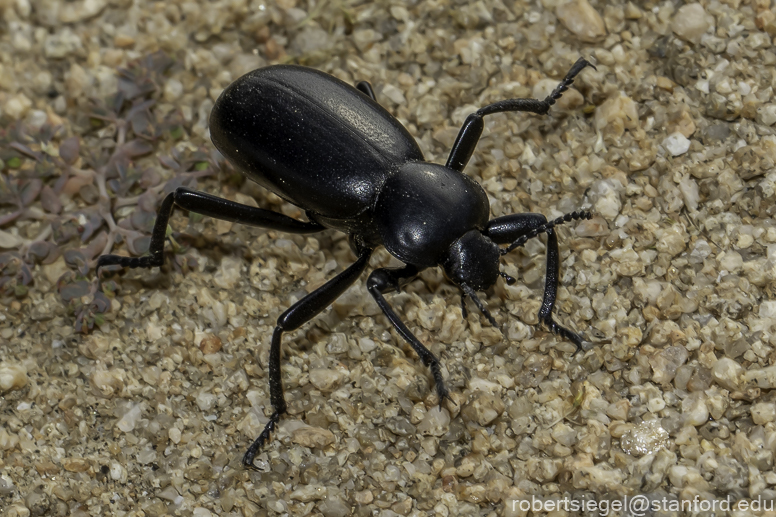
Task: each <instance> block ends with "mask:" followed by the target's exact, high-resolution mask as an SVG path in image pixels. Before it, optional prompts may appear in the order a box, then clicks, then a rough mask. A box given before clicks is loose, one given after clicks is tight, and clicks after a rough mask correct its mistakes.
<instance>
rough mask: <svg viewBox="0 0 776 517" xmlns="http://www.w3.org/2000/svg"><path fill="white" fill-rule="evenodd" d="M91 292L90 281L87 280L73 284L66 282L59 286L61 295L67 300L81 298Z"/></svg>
mask: <svg viewBox="0 0 776 517" xmlns="http://www.w3.org/2000/svg"><path fill="white" fill-rule="evenodd" d="M87 294H89V283H88V282H87V281H86V280H80V281H78V282H75V283H73V284H66V285H64V286H62V287H60V288H59V296H61V297H62V299H63V300H64V301H65V302H69V301H71V300H74V299H77V298H81V297H82V296H86V295H87Z"/></svg>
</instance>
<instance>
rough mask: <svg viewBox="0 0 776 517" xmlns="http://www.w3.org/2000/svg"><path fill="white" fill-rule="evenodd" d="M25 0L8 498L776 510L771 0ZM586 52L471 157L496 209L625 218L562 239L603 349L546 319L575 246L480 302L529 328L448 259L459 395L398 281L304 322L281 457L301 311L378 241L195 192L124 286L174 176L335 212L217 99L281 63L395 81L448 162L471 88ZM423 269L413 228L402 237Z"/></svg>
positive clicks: (8, 172)
mask: <svg viewBox="0 0 776 517" xmlns="http://www.w3.org/2000/svg"><path fill="white" fill-rule="evenodd" d="M2 19H3V24H2V30H1V31H0V111H1V112H2V118H1V119H0V121H2V127H3V128H4V130H3V136H2V139H1V140H2V141H0V150H1V151H2V153H3V154H2V156H0V159H2V160H3V162H2V165H3V169H2V175H3V180H4V181H3V185H0V195H1V196H0V218H2V219H0V220H1V221H2V225H1V226H0V247H2V248H3V251H5V252H6V253H4V254H3V255H0V258H2V260H0V273H1V274H2V276H0V281H1V282H2V283H0V286H2V289H3V290H2V296H3V298H2V303H1V304H0V306H1V307H2V311H1V312H0V395H1V397H0V509H2V510H3V512H4V515H8V516H28V515H33V516H35V515H75V516H85V515H119V516H123V515H138V516H139V515H147V516H154V515H164V514H171V515H193V516H198V517H205V516H209V515H211V514H218V515H274V514H288V515H321V514H322V515H325V516H326V517H332V516H345V515H351V514H353V515H360V516H366V515H379V516H382V517H388V516H394V515H418V516H419V515H429V514H431V515H441V516H447V515H510V516H511V515H525V514H526V513H527V512H526V511H524V510H525V509H526V508H527V507H526V506H525V505H523V506H522V507H521V504H520V501H531V502H532V503H535V504H536V503H537V502H542V501H544V502H545V504H548V502H554V503H556V504H559V505H561V506H560V509H559V510H558V512H559V513H554V515H565V514H573V513H574V511H573V507H572V506H571V505H572V504H574V503H575V504H580V503H582V502H586V504H594V505H595V504H609V505H610V507H611V508H615V509H616V505H617V504H618V503H617V502H618V501H619V502H620V504H624V505H626V508H625V509H621V510H618V512H619V513H618V514H620V515H622V514H627V515H644V514H645V512H644V511H642V510H647V511H648V512H650V513H651V514H652V515H675V514H679V513H681V511H679V510H677V508H678V507H677V506H676V505H678V504H680V503H681V502H682V501H684V502H685V503H687V502H691V501H693V500H695V501H698V502H702V501H705V502H707V503H708V505H707V506H705V507H704V506H700V507H695V509H696V510H706V509H709V508H710V505H711V503H712V502H714V503H715V504H722V503H724V502H727V504H728V506H727V507H721V508H722V511H719V510H717V511H716V515H723V514H731V513H733V512H734V509H735V508H737V510H736V511H737V512H739V513H736V515H749V514H750V513H751V510H749V509H748V508H749V507H750V505H752V504H755V503H760V504H762V505H765V506H764V507H765V508H767V504H769V502H770V504H773V503H772V500H773V498H774V497H776V491H774V488H773V485H774V484H776V473H774V472H773V463H774V461H773V453H774V450H776V427H774V425H775V424H774V421H775V420H776V401H774V395H773V394H772V389H773V388H776V367H774V366H772V364H773V363H774V359H776V354H775V353H774V345H775V344H776V301H775V300H774V293H776V288H775V286H776V284H775V283H774V280H776V224H774V220H773V215H774V211H776V205H775V204H774V200H775V199H776V169H774V161H775V160H776V137H775V136H774V130H773V128H772V125H773V124H774V123H776V105H775V104H772V96H773V85H774V81H776V75H775V74H774V72H773V70H774V64H776V54H774V52H773V47H772V43H771V38H772V35H774V34H776V21H775V19H776V16H775V15H774V12H773V11H771V9H770V2H769V1H768V0H754V1H752V2H746V3H742V2H740V1H739V0H728V1H723V2H719V1H716V0H713V1H708V2H702V3H700V4H681V3H679V2H643V3H630V2H629V3H627V4H624V3H620V2H618V1H613V2H594V3H592V4H589V3H588V2H587V0H574V1H572V2H571V3H568V4H563V3H562V2H559V1H556V0H546V1H544V2H537V3H524V2H520V1H518V2H506V3H505V2H501V1H499V0H496V1H492V0H481V1H478V2H457V1H451V2H448V1H445V0H437V1H426V2H417V3H413V4H412V5H404V4H402V3H399V2H397V3H387V2H375V3H368V2H367V3H358V2H348V1H337V0H331V1H326V0H323V1H321V2H317V3H314V2H310V3H307V2H303V1H299V2H297V1H296V0H284V1H279V2H270V3H262V2H260V1H255V2H246V1H244V0H223V1H215V2H208V3H202V4H197V3H194V2H178V1H168V2H147V1H144V0H138V1H135V2H132V1H125V0H113V1H106V0H76V1H73V2H60V1H57V0H41V1H34V2H30V0H15V1H5V2H2ZM155 52H161V53H157V54H153V53H155ZM149 55H152V57H151V58H148V57H147V56H149ZM580 56H585V57H587V58H589V59H590V60H591V61H592V62H593V63H595V65H596V67H597V70H593V69H586V70H585V71H583V72H582V73H581V74H580V75H579V77H578V78H577V80H576V81H575V85H574V89H572V90H570V91H568V92H567V93H566V94H565V95H564V96H563V98H562V99H561V101H560V102H559V103H558V105H557V106H555V107H554V108H553V109H552V111H551V113H550V115H549V116H546V117H537V116H534V115H527V114H519V113H516V114H498V115H492V116H488V117H487V118H486V119H485V120H486V124H485V125H486V128H485V131H484V134H483V137H482V139H481V141H480V142H479V145H478V147H477V150H476V152H475V154H474V156H473V158H472V160H471V161H470V163H469V164H468V166H467V167H466V169H465V172H466V174H468V175H469V176H470V177H472V178H474V179H476V180H477V181H478V182H480V184H481V185H482V186H483V187H484V188H485V190H486V192H487V194H488V196H489V198H490V203H491V216H492V217H497V216H501V215H506V214H511V213H521V212H539V213H542V214H544V215H546V216H547V217H548V218H554V217H558V216H560V215H562V214H563V213H568V212H571V211H574V210H579V209H590V210H592V211H593V212H594V213H595V217H594V218H593V219H591V220H589V221H584V222H581V223H580V222H574V223H571V224H568V225H566V226H564V227H562V228H560V230H559V231H558V234H559V237H560V247H561V261H562V263H561V273H560V279H561V287H560V290H559V296H558V303H557V306H556V316H557V319H558V320H559V321H560V322H561V323H562V324H564V325H566V326H568V327H569V328H572V329H574V330H576V331H579V332H581V333H583V334H584V335H585V336H586V337H587V338H588V339H589V341H590V344H589V345H588V346H586V350H585V351H584V353H579V354H576V355H574V354H572V352H573V351H574V346H573V345H572V344H571V343H569V342H565V341H563V340H562V339H560V338H558V337H556V336H554V335H552V334H550V333H548V332H546V330H545V329H542V328H539V327H537V326H536V324H537V316H536V315H537V312H538V309H539V306H540V302H541V296H542V287H543V282H544V264H545V258H544V257H545V244H544V243H545V238H544V237H541V238H538V239H534V240H532V241H529V243H527V244H526V246H525V247H524V248H523V249H521V250H516V251H514V252H513V253H511V254H510V255H508V256H506V257H505V258H503V259H502V270H503V271H505V272H507V273H508V274H510V275H512V276H514V277H516V278H517V279H518V282H517V283H516V284H515V285H513V286H507V285H506V284H505V283H504V282H502V281H499V282H498V283H497V285H496V286H495V287H494V288H492V289H491V290H489V291H487V292H486V293H480V294H481V297H482V298H483V299H484V300H485V301H486V303H487V305H488V307H489V308H490V310H491V311H492V313H493V315H494V317H495V318H496V321H497V323H498V325H499V328H498V329H496V328H493V327H492V326H491V325H490V324H489V323H488V322H487V320H486V319H485V318H484V317H482V315H481V314H479V313H478V311H477V310H476V308H475V307H474V306H473V304H471V303H470V305H469V311H468V312H469V314H468V316H467V317H466V318H464V317H463V316H462V312H461V308H460V298H459V290H458V289H457V288H456V287H455V286H454V285H453V284H451V283H450V282H449V281H447V280H446V279H445V278H444V276H443V275H442V273H441V272H440V271H439V270H438V269H431V270H426V271H424V272H423V273H422V274H421V275H420V279H419V280H417V281H415V282H413V283H412V284H410V285H409V286H407V288H406V289H404V291H403V292H402V293H400V294H392V295H389V297H388V298H389V301H390V303H392V304H393V305H394V307H396V309H397V312H398V313H399V314H400V315H401V317H402V318H403V320H404V321H405V322H406V323H407V324H408V325H409V327H410V328H411V329H412V330H413V332H414V333H415V334H416V335H417V337H418V338H419V339H420V340H421V341H422V342H424V343H425V344H426V345H427V346H428V347H429V348H430V349H431V350H432V351H433V352H434V353H435V354H437V355H438V356H439V357H440V358H441V360H442V363H443V365H444V367H443V375H444V377H445V379H446V380H447V384H448V386H449V387H450V389H451V393H452V399H453V400H452V401H446V402H445V403H443V404H442V406H441V407H440V406H439V401H438V400H437V396H436V393H435V391H434V390H433V385H432V379H431V376H430V374H429V372H428V371H427V369H426V368H425V367H424V366H423V365H422V363H421V362H420V361H419V359H418V358H417V356H416V355H415V354H414V352H413V351H412V350H411V349H410V347H409V346H407V345H406V344H405V343H403V342H402V340H401V338H400V337H399V336H398V335H397V334H396V333H395V332H394V331H393V330H392V328H391V327H390V325H389V324H388V322H387V320H386V319H385V318H384V317H383V316H382V315H381V313H380V312H379V309H378V307H377V305H376V304H375V303H374V302H373V300H372V299H371V297H370V296H369V295H368V293H367V292H366V289H365V286H364V280H365V277H366V275H364V277H363V278H362V279H361V280H360V281H359V282H357V283H356V284H355V285H354V286H353V287H352V288H350V289H349V290H348V291H347V292H346V293H345V294H344V295H343V296H342V297H341V298H340V300H338V301H337V302H336V303H335V304H334V305H333V307H332V308H330V309H327V310H326V311H324V312H323V313H322V314H321V315H320V316H319V317H317V318H316V319H315V320H313V321H312V322H311V323H309V324H307V325H305V326H303V327H302V328H301V329H300V330H298V331H295V332H291V333H289V334H287V335H286V336H285V337H284V340H283V349H284V360H283V364H284V366H283V382H284V384H285V388H286V400H287V401H288V404H289V414H288V415H287V416H286V417H284V418H283V420H282V422H281V424H280V427H279V430H278V431H277V432H276V433H275V437H274V440H273V441H272V442H271V443H270V444H269V445H268V446H267V447H266V448H265V449H264V451H262V452H261V454H260V455H259V456H257V460H256V467H257V470H256V471H251V470H246V469H244V468H242V466H241V464H240V459H241V457H242V455H243V453H244V451H245V449H246V447H247V446H248V444H249V443H250V442H251V441H252V440H253V439H254V438H255V437H256V436H257V434H258V433H259V432H260V430H261V429H262V428H263V426H264V424H265V423H266V422H267V419H268V416H269V415H270V414H271V407H270V404H269V391H268V381H267V362H268V352H269V339H270V336H271V332H272V329H273V328H274V324H275V320H276V319H277V317H278V316H279V315H280V314H281V313H282V312H283V311H284V310H285V309H286V308H287V307H289V306H290V305H291V304H292V303H293V302H295V301H297V300H299V299H300V298H301V297H302V296H304V295H305V294H306V293H308V292H310V291H312V290H314V289H315V288H316V287H318V286H320V285H322V284H323V282H325V281H326V280H327V279H329V278H331V277H332V276H333V275H335V274H336V273H337V272H339V271H341V270H342V269H343V268H344V267H346V266H347V265H348V264H350V263H351V262H352V261H353V260H354V256H353V255H352V253H351V251H350V249H349V247H348V245H347V239H346V238H345V236H344V235H342V234H337V233H334V232H326V233H322V234H320V235H314V236H309V237H304V236H289V235H285V234H280V233H277V232H272V231H264V230H260V229H251V228H245V227H242V226H239V225H232V224H230V223H224V222H215V221H214V220H212V219H207V218H204V219H203V218H201V217H192V218H191V219H189V218H187V216H186V214H180V213H176V215H175V217H173V219H172V223H171V225H172V228H173V230H174V232H175V233H173V234H172V237H173V240H174V241H175V243H176V244H177V245H178V246H177V247H176V248H175V249H176V251H177V254H176V255H175V256H174V257H175V258H174V260H168V264H169V265H168V267H165V268H163V269H162V270H161V271H160V270H159V269H153V270H151V271H137V270H134V271H130V272H126V273H125V274H122V275H113V276H110V277H109V278H108V280H107V284H106V291H105V295H104V296H101V295H97V298H95V288H96V283H94V281H93V280H94V269H93V266H94V264H95V258H96V257H97V256H98V255H99V254H100V253H102V252H105V251H110V250H112V251H114V252H116V253H119V254H129V253H140V252H142V250H143V249H144V246H145V247H147V234H148V230H149V229H150V225H151V224H152V222H153V212H154V211H155V209H156V207H157V203H158V202H159V201H160V200H161V196H162V194H163V193H164V192H165V189H167V190H166V191H169V190H170V189H171V188H174V187H175V186H177V185H180V184H186V185H190V186H195V187H196V188H199V189H202V190H205V191H208V192H211V193H214V194H217V195H220V196H222V197H226V198H229V199H233V200H237V201H240V202H244V203H252V204H256V205H258V206H261V207H265V208H270V209H274V210H277V211H281V212H283V213H285V214H287V215H290V216H294V217H302V216H303V214H302V212H301V211H300V210H299V209H298V208H296V207H294V206H293V205H290V204H288V203H284V202H283V201H282V200H281V199H280V198H278V197H277V196H274V195H272V194H268V193H267V192H265V191H263V190H262V189H260V188H258V187H256V186H255V185H252V184H250V183H246V182H243V181H241V180H240V178H239V176H238V175H236V174H235V172H234V171H233V170H232V169H230V167H229V166H228V165H226V164H224V163H223V160H222V159H221V158H220V157H219V156H217V155H216V154H214V152H213V148H212V144H210V142H209V133H208V127H207V117H208V114H209V112H210V109H211V108H212V105H213V102H214V101H215V99H216V98H217V97H218V95H219V94H220V92H221V91H222V90H223V88H225V87H226V86H227V85H228V84H229V83H230V82H231V81H233V80H234V79H236V78H237V77H239V76H240V75H242V74H243V73H245V72H247V71H249V70H252V69H254V68H258V67H260V66H265V65H269V64H275V63H286V62H294V63H299V64H304V65H308V66H313V67H315V68H318V69H321V70H324V71H326V72H328V73H331V74H333V75H335V76H337V77H339V78H341V79H343V80H345V81H347V82H349V83H351V84H352V83H355V82H357V81H359V80H368V81H370V82H371V83H372V85H373V86H374V88H375V91H376V94H377V99H378V101H379V102H380V103H381V104H382V105H383V106H385V107H386V108H387V109H388V111H390V112H391V113H393V114H394V115H395V116H396V117H397V118H398V119H399V120H400V121H401V123H402V124H404V125H405V126H406V127H407V128H408V130H409V131H410V133H412V134H413V135H414V136H415V137H416V138H417V141H418V143H419V145H420V147H421V149H422V150H423V153H424V155H425V156H426V158H427V160H428V161H433V162H437V163H439V162H441V163H444V161H445V160H446V158H447V154H448V153H449V150H450V148H451V146H452V144H453V141H454V139H455V136H456V134H457V132H458V129H459V128H460V126H461V124H462V123H463V121H464V119H465V118H466V116H467V115H468V114H469V113H471V112H472V111H474V110H475V109H477V108H478V107H481V106H484V105H486V104H489V103H492V102H495V101H498V100H501V99H505V98H514V97H543V96H544V95H546V94H547V92H548V91H549V90H551V89H552V88H553V87H554V86H555V85H556V84H557V82H558V81H559V80H560V79H561V78H562V77H563V76H564V75H565V73H566V72H567V70H568V69H569V68H570V67H571V65H572V64H573V63H574V61H576V60H577V58H578V57H580ZM142 58H145V60H144V61H142V62H138V60H139V59H142ZM121 70H123V71H121ZM117 91H120V92H121V95H122V97H121V98H120V99H119V100H118V101H117V100H116V99H117V98H116V97H115V94H116V92H117ZM122 101H123V102H122ZM147 101H153V102H147ZM144 103H145V104H144ZM51 127H58V128H59V129H57V130H56V131H54V130H52V129H51ZM22 128H23V129H22ZM270 129H271V128H270ZM25 135H27V136H25ZM60 178H64V179H61V181H58V180H60ZM141 194H143V195H142V196H141ZM68 232H69V233H68ZM79 237H80V238H79ZM168 249H172V245H171V244H168ZM67 250H80V251H69V252H67V253H64V252H65V251H67ZM389 265H394V266H396V265H399V263H398V261H397V260H396V259H393V258H391V257H390V256H389V255H388V253H387V252H385V250H381V251H379V252H378V253H376V254H375V255H374V256H373V257H372V259H371V262H370V266H371V268H375V267H384V266H389ZM90 326H91V330H90V331H89V332H87V333H84V332H77V331H76V329H79V330H85V329H87V328H88V327H90ZM626 497H627V499H626ZM564 501H565V503H564ZM633 501H638V503H637V504H636V505H635V506H633V504H634V503H633ZM563 504H566V505H567V506H565V507H563V506H562V505H563ZM672 505H673V506H672ZM537 508H538V507H534V509H537ZM588 508H589V507H588ZM717 508H720V507H719V506H718V507H717ZM550 509H551V507H549V506H544V507H542V511H539V512H538V513H545V512H546V511H548V510H550ZM685 509H686V507H685ZM747 512H750V513H747ZM615 513H617V512H615ZM701 513H703V512H701ZM707 513H709V514H710V512H707Z"/></svg>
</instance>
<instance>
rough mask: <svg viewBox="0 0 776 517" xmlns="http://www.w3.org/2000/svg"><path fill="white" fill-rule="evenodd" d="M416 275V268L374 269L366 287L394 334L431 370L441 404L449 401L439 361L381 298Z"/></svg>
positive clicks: (383, 298) (396, 289)
mask: <svg viewBox="0 0 776 517" xmlns="http://www.w3.org/2000/svg"><path fill="white" fill-rule="evenodd" d="M417 274H418V268H416V267H415V266H405V267H403V268H400V269H384V268H382V269H375V270H374V271H372V273H371V274H370V275H369V278H368V279H367V281H366V287H367V289H368V290H369V293H370V294H371V295H372V297H373V298H374V299H375V301H376V302H377V305H378V306H379V307H380V310H382V311H383V314H385V316H386V317H387V318H388V321H390V322H391V325H393V328H395V329H396V332H398V333H399V335H401V337H402V338H404V340H405V341H406V342H407V343H409V345H410V346H411V347H412V348H413V350H415V352H416V353H417V354H418V356H420V359H421V361H423V364H425V365H426V366H428V368H429V369H430V370H431V374H432V375H433V376H434V384H435V386H436V390H437V394H438V395H439V403H440V404H441V403H442V401H443V400H444V399H449V398H450V395H449V392H448V391H447V387H446V386H445V381H444V379H443V378H442V368H441V366H440V365H439V359H437V358H436V356H435V355H434V354H432V353H431V351H430V350H429V349H428V348H426V347H425V346H423V343H421V342H420V341H418V338H416V337H415V336H414V335H413V334H412V332H411V331H410V329H409V328H407V325H405V324H404V322H403V321H401V319H400V318H399V316H398V315H397V314H396V313H395V312H394V311H393V309H392V308H391V306H390V305H388V302H387V301H386V300H385V297H384V296H383V294H385V293H389V292H393V291H398V290H399V287H400V282H401V281H402V280H406V279H409V278H412V277H414V276H415V275H417Z"/></svg>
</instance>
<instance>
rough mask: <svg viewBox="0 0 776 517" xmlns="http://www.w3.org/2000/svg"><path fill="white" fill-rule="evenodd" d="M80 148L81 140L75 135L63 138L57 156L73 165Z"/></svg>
mask: <svg viewBox="0 0 776 517" xmlns="http://www.w3.org/2000/svg"><path fill="white" fill-rule="evenodd" d="M80 150H81V141H80V140H79V139H78V137H77V136H71V137H70V138H67V139H65V140H64V141H63V142H62V144H61V145H60V146H59V157H60V158H62V160H63V161H64V162H65V163H66V164H68V165H73V164H74V163H75V162H76V160H78V153H79V151H80Z"/></svg>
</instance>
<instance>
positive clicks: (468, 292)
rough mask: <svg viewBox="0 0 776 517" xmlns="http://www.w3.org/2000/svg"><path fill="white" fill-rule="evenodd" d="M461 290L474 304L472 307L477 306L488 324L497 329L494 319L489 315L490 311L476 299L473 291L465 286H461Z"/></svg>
mask: <svg viewBox="0 0 776 517" xmlns="http://www.w3.org/2000/svg"><path fill="white" fill-rule="evenodd" d="M461 289H463V292H464V293H465V294H466V296H468V297H469V298H471V299H472V301H473V302H474V305H476V306H477V308H478V309H479V310H480V312H481V313H482V314H484V315H485V317H486V318H488V321H489V322H490V324H491V325H493V326H494V327H496V328H498V323H496V318H494V317H493V316H492V315H491V314H490V311H489V310H488V308H487V307H485V304H484V303H482V300H480V299H479V298H478V297H477V293H476V292H475V291H474V289H472V288H471V287H469V286H468V285H466V284H461Z"/></svg>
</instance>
